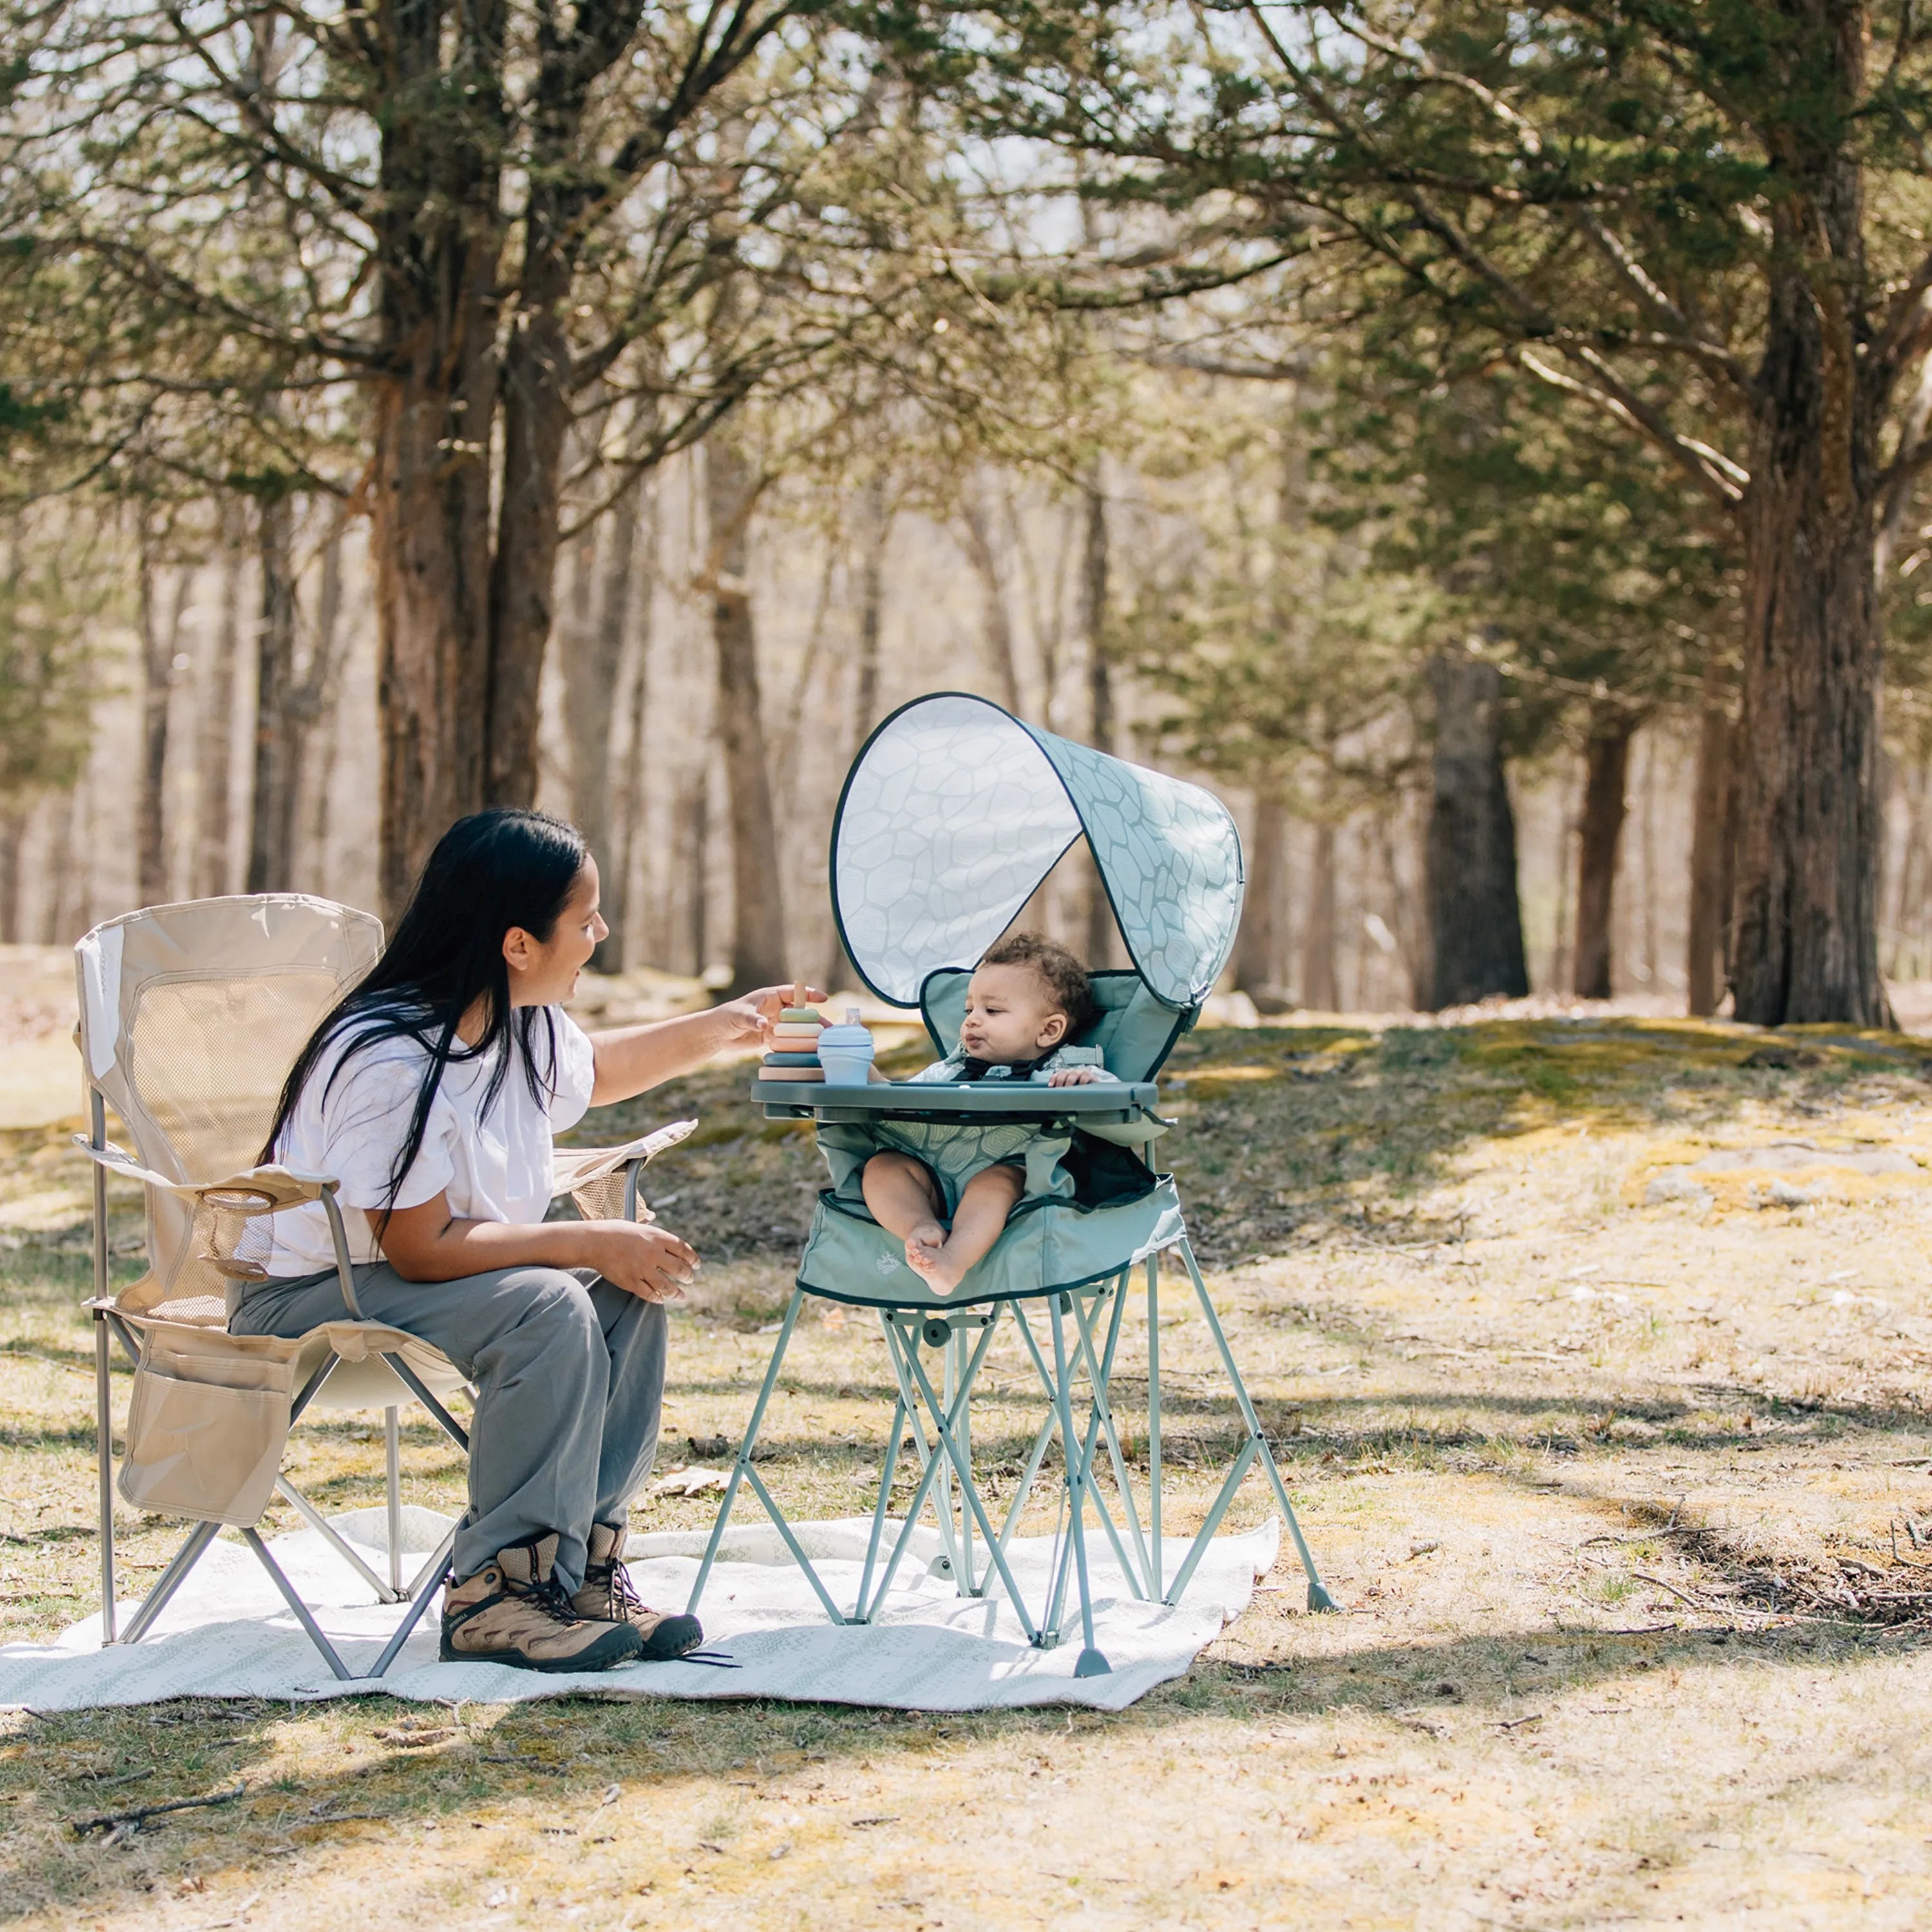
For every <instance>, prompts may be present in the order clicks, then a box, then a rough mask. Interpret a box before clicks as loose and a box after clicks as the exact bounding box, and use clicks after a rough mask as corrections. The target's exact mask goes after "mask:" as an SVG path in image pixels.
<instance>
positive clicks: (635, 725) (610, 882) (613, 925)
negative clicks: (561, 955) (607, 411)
mask: <svg viewBox="0 0 1932 1932" xmlns="http://www.w3.org/2000/svg"><path fill="white" fill-rule="evenodd" d="M656 537H657V490H656V486H655V484H652V483H650V482H649V481H646V480H644V479H643V478H640V479H639V480H638V481H637V483H636V484H634V486H633V487H631V488H630V489H628V490H626V491H625V493H623V495H622V496H619V498H618V499H617V501H616V503H615V504H613V505H612V507H611V511H610V550H609V553H608V554H607V556H606V557H605V558H604V582H603V588H602V590H601V593H600V595H599V598H598V611H597V622H598V628H599V630H600V631H601V634H602V636H603V648H604V652H606V653H607V655H608V657H609V658H610V666H611V676H612V678H613V682H614V685H615V688H614V689H613V691H612V693H611V700H612V701H611V704H610V710H611V713H612V715H613V718H622V719H623V720H624V736H623V746H624V760H623V763H622V766H620V768H619V771H618V774H617V779H616V784H615V785H614V786H613V787H612V788H611V794H610V831H609V832H608V834H607V837H608V838H609V840H610V863H609V865H608V866H607V868H606V874H605V877H604V922H605V924H607V926H609V927H610V938H608V939H607V940H605V941H604V944H602V945H601V946H600V947H598V949H597V951H596V953H595V956H594V957H593V959H592V962H591V963H592V965H595V967H596V968H597V970H598V971H599V972H600V973H621V972H622V971H623V970H624V962H625V959H626V958H627V957H628V942H627V940H626V938H625V935H626V933H627V932H628V929H629V922H630V912H631V867H632V865H633V864H634V862H635V858H636V853H637V844H638V833H639V829H640V827H639V822H638V821H639V820H640V818H641V817H642V816H643V805H644V719H645V715H646V705H647V704H648V703H649V695H650V655H651V583H652V574H653V573H652V567H651V562H650V559H651V558H652V554H653V553H654V552H655V548H656ZM640 554H641V555H642V556H643V559H645V562H644V570H643V582H642V585H641V586H640V584H639V581H638V568H637V561H638V558H639V556H640ZM605 744H606V748H607V749H608V748H609V739H608V738H606V740H605Z"/></svg>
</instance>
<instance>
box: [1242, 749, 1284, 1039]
mask: <svg viewBox="0 0 1932 1932" xmlns="http://www.w3.org/2000/svg"><path fill="white" fill-rule="evenodd" d="M1247 874H1248V892H1247V900H1246V901H1245V903H1244V906H1243V907H1242V912H1241V931H1240V932H1239V933H1238V934H1237V935H1236V936H1235V986H1237V987H1238V989H1240V990H1241V992H1244V993H1246V994H1247V995H1249V996H1250V998H1253V999H1254V1000H1256V1003H1257V1004H1259V1002H1260V1001H1262V1000H1264V999H1266V1000H1270V1001H1278V1000H1280V998H1281V997H1282V984H1283V980H1284V978H1285V977H1286V975H1285V974H1283V971H1282V967H1283V961H1284V959H1285V958H1286V954H1287V950H1288V948H1287V945H1286V938H1287V935H1286V920H1285V919H1284V918H1283V913H1284V911H1285V910H1286V904H1287V899H1288V811H1287V808H1286V806H1285V805H1283V803H1282V802H1281V798H1280V794H1279V793H1277V792H1276V791H1274V790H1272V789H1271V787H1268V786H1266V785H1257V786H1256V788H1255V813H1254V837H1253V839H1252V840H1251V841H1250V843H1249V847H1248V853H1247Z"/></svg>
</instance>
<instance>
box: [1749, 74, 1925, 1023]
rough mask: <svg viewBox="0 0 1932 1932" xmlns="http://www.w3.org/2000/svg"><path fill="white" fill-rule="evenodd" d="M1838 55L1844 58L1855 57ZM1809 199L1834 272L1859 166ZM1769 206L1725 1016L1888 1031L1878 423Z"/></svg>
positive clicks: (1834, 175)
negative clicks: (1882, 955) (1882, 910)
mask: <svg viewBox="0 0 1932 1932" xmlns="http://www.w3.org/2000/svg"><path fill="white" fill-rule="evenodd" d="M1857 58H1858V52H1857V50H1856V49H1855V48H1853V49H1848V50H1847V51H1846V59H1847V60H1848V61H1851V62H1855V61H1856V60H1857ZM1820 175H1821V178H1820V179H1819V180H1817V181H1815V182H1813V183H1809V184H1805V185H1806V187H1808V188H1810V189H1813V190H1815V191H1816V195H1817V199H1815V201H1813V202H1811V206H1812V207H1813V208H1814V210H1815V211H1817V219H1818V220H1819V221H1820V223H1822V226H1823V230H1824V232H1825V233H1826V236H1827V237H1828V238H1829V242H1830V243H1831V245H1832V248H1833V250H1834V251H1835V254H1836V256H1837V257H1838V259H1839V260H1840V261H1841V262H1842V263H1846V265H1847V267H1846V272H1845V273H1846V278H1847V279H1848V278H1849V273H1850V269H1849V264H1850V263H1851V261H1852V257H1853V256H1854V255H1855V254H1857V253H1858V251H1859V249H1860V246H1861V245H1860V243H1859V242H1858V233H1859V230H1860V226H1861V221H1862V213H1863V211H1862V208H1861V205H1860V187H1859V181H1858V163H1857V161H1856V160H1855V159H1854V158H1852V157H1851V156H1850V154H1849V150H1847V151H1846V153H1845V154H1843V155H1834V156H1833V157H1832V159H1831V160H1830V161H1829V163H1827V164H1826V166H1825V167H1824V168H1823V169H1821V170H1820ZM1806 199H1808V196H1807V195H1806V194H1805V193H1800V194H1799V195H1797V196H1794V197H1793V202H1786V203H1781V204H1780V205H1779V207H1778V211H1777V213H1776V223H1775V239H1776V243H1777V249H1776V253H1775V255H1774V257H1773V268H1772V275H1771V287H1770V295H1769V310H1768V314H1767V318H1766V346H1765V355H1764V360H1763V365H1761V367H1760V371H1759V374H1758V384H1757V386H1758V389H1759V392H1760V398H1761V402H1760V409H1759V411H1758V418H1757V425H1756V434H1755V435H1754V439H1753V446H1752V449H1751V484H1750V487H1749V489H1748V492H1747V493H1746V496H1745V502H1744V506H1743V522H1744V538H1745V633H1744V676H1743V682H1742V718H1741V736H1742V757H1741V760H1740V761H1739V796H1738V817H1737V832H1736V838H1737V845H1736V866H1737V879H1736V891H1735V897H1734V900H1733V928H1732V930H1733V953H1732V958H1731V985H1732V989H1733V992H1734V994H1735V995H1736V1014H1737V1017H1738V1018H1739V1019H1741V1020H1746V1021H1750V1022H1753V1023H1754V1024H1756V1025H1763V1026H1776V1025H1782V1024H1784V1023H1786V1022H1807V1021H1821V1020H1823V1021H1838V1022H1846V1023H1849V1024H1850V1025H1855V1026H1873V1027H1888V1026H1890V1025H1892V1024H1893V1020H1892V1015H1891V1004H1890V1003H1889V1001H1888V1000H1887V999H1886V997H1885V984H1884V982H1883V980H1882V978H1881V977H1880V976H1879V959H1878V906H1879V859H1880V853H1881V841H1882V837H1883V826H1882V815H1881V811H1880V801H1879V796H1878V787H1877V785H1876V775H1877V759H1878V752H1879V727H1878V694H1879V670H1880V661H1881V647H1880V640H1879V621H1878V619H1879V613H1878V594H1877V584H1876V574H1875V570H1874V565H1873V551H1874V547H1875V544H1876V540H1877V535H1878V529H1877V511H1876V502H1875V499H1874V496H1873V481H1874V478H1875V473H1876V471H1877V469H1878V467H1879V465H1878V463H1877V460H1876V458H1877V455H1878V450H1877V437H1878V434H1879V421H1880V417H1881V412H1880V410H1878V409H1877V408H1876V407H1873V406H1872V405H1871V403H1870V398H1869V397H1868V396H1867V395H1865V394H1864V388H1865V385H1866V383H1867V381H1868V380H1871V379H1870V378H1869V377H1867V374H1866V373H1865V372H1864V371H1863V369H1862V368H1861V364H1860V362H1859V360H1858V356H1859V355H1860V354H1861V353H1862V350H1863V345H1862V344H1861V345H1859V347H1858V349H1857V350H1855V349H1854V347H1853V346H1852V344H1851V342H1850V341H1849V338H1845V337H1843V336H1842V335H1841V333H1840V332H1838V328H1837V325H1836V323H1831V324H1830V326H1828V320H1827V319H1828V318H1829V317H1834V316H1835V315H1836V314H1838V308H1839V298H1838V297H1837V296H1833V297H1832V299H1830V300H1829V301H1827V300H1826V299H1825V298H1824V297H1823V296H1821V295H1820V292H1819V290H1820V279H1821V277H1822V272H1814V273H1812V274H1808V273H1807V272H1806V269H1807V264H1806V263H1805V260H1804V257H1805V254H1806V253H1807V252H1808V251H1809V249H1810V248H1811V247H1812V246H1814V245H1815V244H1814V238H1813V236H1811V234H1810V233H1803V234H1800V233H1799V232H1798V224H1799V223H1800V222H1801V221H1802V220H1803V215H1802V210H1800V211H1796V212H1794V211H1793V203H1795V202H1803V201H1805V200H1806Z"/></svg>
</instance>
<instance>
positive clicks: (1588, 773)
mask: <svg viewBox="0 0 1932 1932" xmlns="http://www.w3.org/2000/svg"><path fill="white" fill-rule="evenodd" d="M1636 731H1637V721H1636V720H1635V719H1634V718H1632V717H1631V715H1630V714H1629V713H1628V712H1622V711H1619V712H1609V713H1607V714H1605V715H1603V716H1602V717H1601V718H1598V721H1597V723H1596V725H1595V728H1594V729H1593V730H1592V732H1591V733H1590V736H1589V742H1587V743H1586V745H1585V746H1584V748H1583V772H1584V776H1583V823H1582V826H1581V828H1580V835H1579V838H1578V848H1579V849H1578V853H1577V976H1576V979H1575V981H1574V986H1575V989H1576V993H1577V998H1579V999H1582V1000H1607V999H1608V998H1610V956H1611V953H1612V951H1613V947H1612V935H1613V933H1614V932H1615V930H1616V882H1617V853H1618V849H1619V847H1620V846H1621V844H1622V841H1623V832H1624V817H1625V811H1626V809H1627V808H1628V797H1627V795H1626V794H1627V793H1628V787H1629V781H1630V748H1631V739H1632V737H1633V736H1635V735H1636Z"/></svg>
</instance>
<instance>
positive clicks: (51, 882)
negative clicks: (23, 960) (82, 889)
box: [40, 779, 87, 946]
mask: <svg viewBox="0 0 1932 1932" xmlns="http://www.w3.org/2000/svg"><path fill="white" fill-rule="evenodd" d="M82 782H83V784H84V783H85V782H86V781H85V780H84V779H83V781H82ZM80 802H81V799H80V786H79V785H76V786H75V787H73V788H72V789H71V790H67V791H64V792H62V793H60V794H59V796H58V797H56V798H55V800H54V809H53V817H52V823H51V825H50V826H49V832H50V836H49V839H48V842H47V874H48V877H47V889H46V894H45V895H44V897H43V898H42V899H41V901H40V944H42V945H43V946H59V945H62V944H65V943H67V942H68V941H70V940H72V939H75V938H78V937H79V936H80V934H81V933H83V932H86V930H87V927H86V924H85V923H83V925H81V926H79V927H78V928H76V927H75V926H74V898H75V892H74V883H75V881H74V817H75V815H76V814H77V811H78V810H79V809H80Z"/></svg>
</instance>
